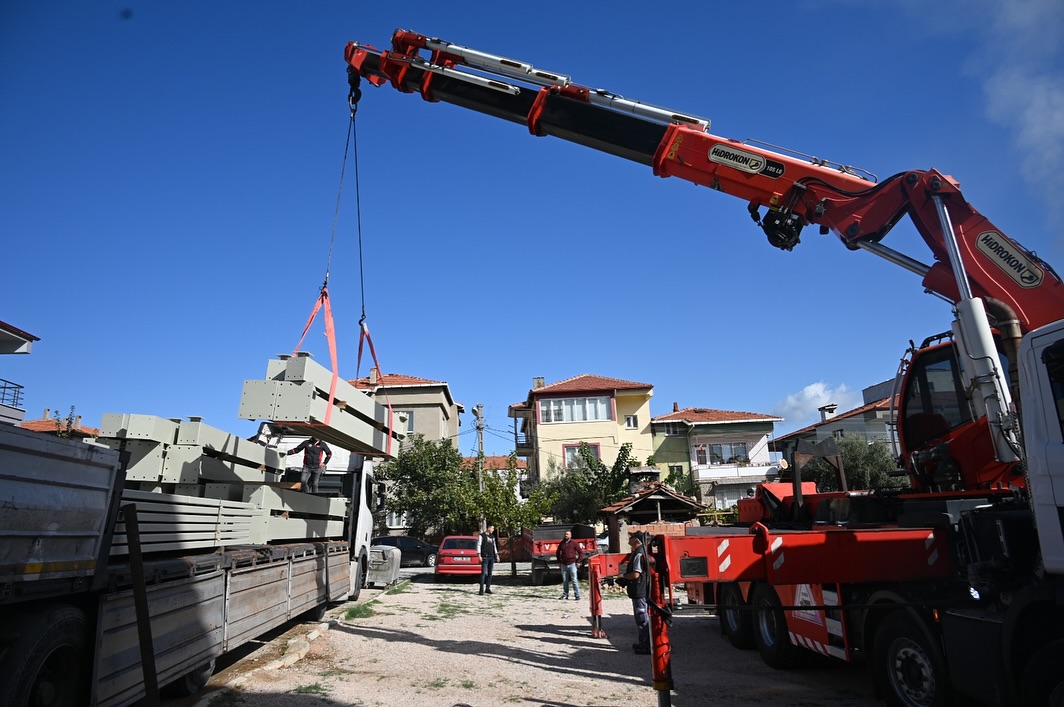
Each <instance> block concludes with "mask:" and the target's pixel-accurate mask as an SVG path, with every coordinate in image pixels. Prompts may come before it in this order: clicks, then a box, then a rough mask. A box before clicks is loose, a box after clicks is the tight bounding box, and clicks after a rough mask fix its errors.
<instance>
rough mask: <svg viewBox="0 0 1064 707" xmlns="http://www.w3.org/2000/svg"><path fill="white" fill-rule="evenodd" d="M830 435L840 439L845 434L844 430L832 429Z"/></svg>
mask: <svg viewBox="0 0 1064 707" xmlns="http://www.w3.org/2000/svg"><path fill="white" fill-rule="evenodd" d="M831 436H832V437H834V438H835V439H842V438H843V437H845V436H846V430H834V431H832V433H831Z"/></svg>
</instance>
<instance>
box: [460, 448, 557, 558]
mask: <svg viewBox="0 0 1064 707" xmlns="http://www.w3.org/2000/svg"><path fill="white" fill-rule="evenodd" d="M478 461H479V460H478ZM483 478H484V490H483V492H481V493H479V494H477V498H476V501H475V503H476V505H477V508H478V509H479V512H480V514H482V515H483V517H484V518H486V519H487V520H488V521H489V522H491V523H494V524H495V528H496V530H498V532H499V533H500V534H502V535H506V536H509V537H512V536H513V535H516V534H517V533H519V532H521V528H522V527H531V526H534V525H539V524H540V522H541V521H542V520H543V516H544V515H545V514H547V513H548V512H549V511H550V507H551V505H552V504H553V501H554V499H553V497H552V496H551V495H550V494H549V492H548V490H547V489H545V488H542V487H541V485H536V486H534V487H532V489H531V490H530V493H529V496H528V498H527V499H526V500H524V501H522V500H521V499H520V497H519V492H520V485H521V474H520V472H518V471H517V455H516V454H514V453H511V454H510V456H509V458H508V459H507V461H506V469H485V470H484V474H483Z"/></svg>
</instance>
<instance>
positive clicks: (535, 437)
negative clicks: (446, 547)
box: [508, 374, 654, 482]
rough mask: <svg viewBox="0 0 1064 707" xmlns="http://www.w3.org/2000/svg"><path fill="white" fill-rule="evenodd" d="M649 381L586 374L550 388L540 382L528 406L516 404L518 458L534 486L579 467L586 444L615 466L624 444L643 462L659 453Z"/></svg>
mask: <svg viewBox="0 0 1064 707" xmlns="http://www.w3.org/2000/svg"><path fill="white" fill-rule="evenodd" d="M653 394H654V387H653V386H652V385H650V384H649V383H637V382H634V381H626V380H621V379H619V378H608V377H606V376H597V375H592V374H583V375H579V376H574V377H573V378H567V379H565V380H562V381H558V382H556V383H551V384H549V385H548V384H545V383H544V381H543V379H542V378H534V379H533V381H532V388H531V389H530V390H529V391H528V397H527V398H526V399H525V401H524V402H521V403H516V404H514V405H511V406H510V409H509V412H508V415H509V417H511V418H514V421H515V422H514V432H515V447H516V450H517V454H518V456H522V457H525V458H526V459H527V460H528V476H529V479H530V480H531V481H533V482H535V481H546V480H548V479H550V478H552V476H553V475H556V474H558V473H559V472H560V471H561V470H562V469H565V468H567V467H569V466H571V465H573V464H575V463H576V462H577V460H578V458H579V455H578V452H579V449H580V445H581V444H582V443H586V444H587V445H588V447H590V448H591V451H592V453H594V454H595V455H596V456H597V457H598V458H599V459H600V460H601V461H602V462H603V463H604V464H606V465H607V466H609V465H612V464H613V463H614V461H616V459H617V454H618V452H619V451H620V449H621V445H623V444H625V443H626V442H630V443H631V444H632V456H633V457H634V458H635V459H636V460H637V461H639V462H640V463H642V462H643V461H645V460H646V459H647V458H648V457H650V456H651V454H652V453H653V437H652V435H651V432H650V398H651V396H652V395H653Z"/></svg>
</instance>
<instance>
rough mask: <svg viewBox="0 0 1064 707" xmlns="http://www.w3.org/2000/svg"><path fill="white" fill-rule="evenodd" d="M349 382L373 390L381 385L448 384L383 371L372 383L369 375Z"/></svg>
mask: <svg viewBox="0 0 1064 707" xmlns="http://www.w3.org/2000/svg"><path fill="white" fill-rule="evenodd" d="M347 382H348V383H350V384H351V385H353V386H355V387H356V388H358V389H360V390H373V389H374V388H381V387H384V388H398V387H401V386H418V385H447V384H446V383H444V382H443V381H434V380H429V379H428V378H419V377H417V376H408V375H405V374H403V373H381V374H379V375H378V376H377V382H376V383H370V382H369V376H365V377H364V378H355V379H353V380H349V381H347Z"/></svg>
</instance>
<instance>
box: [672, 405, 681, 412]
mask: <svg viewBox="0 0 1064 707" xmlns="http://www.w3.org/2000/svg"><path fill="white" fill-rule="evenodd" d="M672 411H673V412H680V404H679V403H673V404H672Z"/></svg>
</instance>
